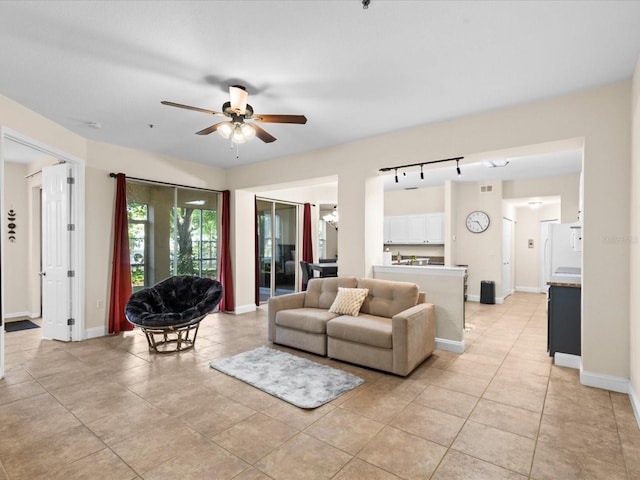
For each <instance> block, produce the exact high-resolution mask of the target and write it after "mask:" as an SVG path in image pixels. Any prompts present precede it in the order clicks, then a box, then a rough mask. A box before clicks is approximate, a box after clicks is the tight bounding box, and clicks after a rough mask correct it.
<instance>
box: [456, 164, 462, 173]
mask: <svg viewBox="0 0 640 480" xmlns="http://www.w3.org/2000/svg"><path fill="white" fill-rule="evenodd" d="M459 161H460V160H456V171H457V172H458V176H459V177H461V176H462V172H461V171H460V164H459V163H458V162H459Z"/></svg>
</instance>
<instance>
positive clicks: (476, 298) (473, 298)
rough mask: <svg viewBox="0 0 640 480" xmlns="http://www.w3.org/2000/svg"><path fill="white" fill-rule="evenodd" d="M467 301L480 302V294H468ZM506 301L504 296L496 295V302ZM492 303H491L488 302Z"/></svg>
mask: <svg viewBox="0 0 640 480" xmlns="http://www.w3.org/2000/svg"><path fill="white" fill-rule="evenodd" d="M467 302H476V303H480V295H467ZM501 303H504V298H502V297H496V304H501ZM488 305H491V304H488Z"/></svg>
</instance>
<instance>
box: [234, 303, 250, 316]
mask: <svg viewBox="0 0 640 480" xmlns="http://www.w3.org/2000/svg"><path fill="white" fill-rule="evenodd" d="M255 311H256V305H255V303H251V304H249V305H241V306H239V307H236V309H235V310H234V311H233V314H234V315H242V314H243V313H251V312H255Z"/></svg>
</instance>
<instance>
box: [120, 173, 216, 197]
mask: <svg viewBox="0 0 640 480" xmlns="http://www.w3.org/2000/svg"><path fill="white" fill-rule="evenodd" d="M109 176H110V177H111V178H116V177H117V176H118V174H117V173H113V172H111V173H110V174H109ZM125 177H126V178H127V179H128V180H138V181H139V182H146V183H156V184H158V185H167V186H169V187H181V188H189V189H191V190H204V191H205V192H215V193H222V190H214V189H212V188H202V187H190V186H189V185H180V184H179V183H170V182H161V181H159V180H148V179H146V178H136V177H127V176H126V175H125Z"/></svg>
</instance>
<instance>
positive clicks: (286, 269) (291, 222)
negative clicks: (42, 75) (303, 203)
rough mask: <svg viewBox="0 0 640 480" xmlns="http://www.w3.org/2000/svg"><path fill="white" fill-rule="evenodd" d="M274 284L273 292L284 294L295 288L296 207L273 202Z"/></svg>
mask: <svg viewBox="0 0 640 480" xmlns="http://www.w3.org/2000/svg"><path fill="white" fill-rule="evenodd" d="M274 208H275V222H274V227H275V228H274V232H273V233H274V245H275V253H276V257H275V261H276V263H275V267H274V271H275V278H274V281H275V285H274V290H273V294H274V295H276V296H278V295H285V294H287V293H293V292H295V290H296V266H297V263H298V262H297V260H296V250H297V249H296V244H297V238H298V222H297V219H298V207H297V206H296V205H291V204H287V203H277V202H274Z"/></svg>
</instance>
